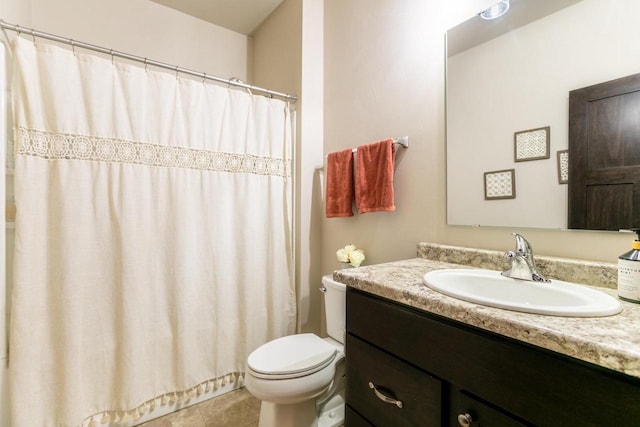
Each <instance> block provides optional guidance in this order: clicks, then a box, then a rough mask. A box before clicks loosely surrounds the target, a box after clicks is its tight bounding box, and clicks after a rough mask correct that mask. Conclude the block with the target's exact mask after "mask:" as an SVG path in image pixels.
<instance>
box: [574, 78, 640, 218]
mask: <svg viewBox="0 0 640 427" xmlns="http://www.w3.org/2000/svg"><path fill="white" fill-rule="evenodd" d="M568 227H569V228H580V229H590V230H619V229H622V228H632V227H640V74H634V75H632V76H628V77H623V78H620V79H616V80H612V81H609V82H605V83H601V84H597V85H593V86H589V87H585V88H582V89H577V90H574V91H571V92H570V93H569V215H568Z"/></svg>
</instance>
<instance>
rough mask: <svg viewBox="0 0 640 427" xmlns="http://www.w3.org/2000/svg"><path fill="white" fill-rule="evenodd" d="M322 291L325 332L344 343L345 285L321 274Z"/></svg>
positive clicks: (345, 317)
mask: <svg viewBox="0 0 640 427" xmlns="http://www.w3.org/2000/svg"><path fill="white" fill-rule="evenodd" d="M322 286H323V287H324V289H326V291H325V292H324V314H325V318H326V319H327V334H329V336H330V337H331V338H333V339H334V340H336V341H338V342H341V343H343V344H344V334H345V328H346V319H347V294H346V291H347V286H346V285H344V284H342V283H338V282H336V281H335V280H333V278H332V276H329V275H328V276H322Z"/></svg>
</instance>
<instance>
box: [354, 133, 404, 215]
mask: <svg viewBox="0 0 640 427" xmlns="http://www.w3.org/2000/svg"><path fill="white" fill-rule="evenodd" d="M394 154H395V153H394V146H393V139H385V140H384V141H380V142H374V143H373V144H367V145H362V146H360V147H358V153H357V155H356V206H357V207H358V212H360V213H367V212H380V211H394V210H396V206H395V204H394V201H393V163H394Z"/></svg>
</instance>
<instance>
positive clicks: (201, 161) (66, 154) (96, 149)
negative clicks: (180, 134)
mask: <svg viewBox="0 0 640 427" xmlns="http://www.w3.org/2000/svg"><path fill="white" fill-rule="evenodd" d="M16 130H17V132H16V155H25V156H36V157H41V158H43V159H49V160H57V159H66V160H90V161H100V162H114V163H135V164H140V165H147V166H160V167H177V168H187V169H198V170H206V171H215V172H234V173H250V174H255V175H273V176H281V177H289V176H290V166H289V162H287V161H285V160H283V159H278V158H273V157H260V156H254V155H251V154H241V153H223V152H216V151H208V150H196V149H192V148H185V147H169V146H164V145H154V144H149V143H145V142H138V141H127V140H123V139H110V138H100V137H95V136H88V135H75V134H66V133H59V132H47V131H40V130H34V129H27V128H24V127H19V128H17V129H16Z"/></svg>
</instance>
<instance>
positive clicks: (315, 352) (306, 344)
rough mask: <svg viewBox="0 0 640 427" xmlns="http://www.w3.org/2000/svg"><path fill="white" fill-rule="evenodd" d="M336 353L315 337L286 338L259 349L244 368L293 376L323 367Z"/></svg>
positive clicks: (300, 335)
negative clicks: (247, 366)
mask: <svg viewBox="0 0 640 427" xmlns="http://www.w3.org/2000/svg"><path fill="white" fill-rule="evenodd" d="M336 351H337V350H336V348H335V347H334V346H332V345H331V344H329V343H328V342H327V341H325V340H323V339H322V338H320V337H319V336H317V335H315V334H296V335H288V336H286V337H282V338H278V339H275V340H273V341H269V342H268V343H266V344H264V345H262V346H260V347H258V348H257V349H256V350H254V351H253V352H252V353H251V354H250V355H249V358H248V359H247V364H248V365H249V367H250V368H251V369H252V370H254V371H255V372H259V373H262V374H268V375H283V374H295V373H299V372H306V371H309V370H312V369H315V368H317V367H318V366H322V365H323V364H326V363H327V361H328V360H330V359H331V358H333V357H335V354H336Z"/></svg>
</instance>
